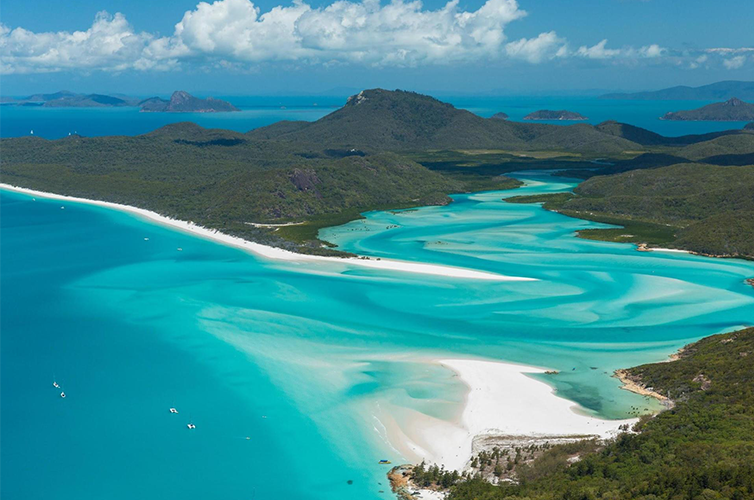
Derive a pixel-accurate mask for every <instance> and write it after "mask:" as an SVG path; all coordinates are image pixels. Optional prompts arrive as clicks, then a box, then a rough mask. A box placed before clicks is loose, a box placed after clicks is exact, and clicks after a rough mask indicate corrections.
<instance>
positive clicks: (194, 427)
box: [186, 424, 196, 429]
mask: <svg viewBox="0 0 754 500" xmlns="http://www.w3.org/2000/svg"><path fill="white" fill-rule="evenodd" d="M186 427H188V428H189V429H196V426H195V425H194V424H188V425H187V426H186Z"/></svg>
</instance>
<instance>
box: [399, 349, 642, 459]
mask: <svg viewBox="0 0 754 500" xmlns="http://www.w3.org/2000/svg"><path fill="white" fill-rule="evenodd" d="M432 362H434V363H437V364H439V365H441V366H444V367H445V368H447V369H449V370H451V371H453V372H454V373H455V374H456V376H457V377H458V378H459V379H460V381H461V382H462V383H463V384H465V385H466V387H467V388H468V392H467V394H466V398H465V403H464V407H463V410H462V412H461V415H460V417H459V418H457V419H454V420H452V421H446V420H441V419H438V418H434V417H429V416H427V415H424V414H419V415H415V416H414V417H413V418H412V419H410V422H409V424H408V425H404V426H400V427H399V428H398V429H395V428H394V429H393V432H391V433H390V434H393V439H392V440H391V441H393V445H394V446H396V447H400V448H402V449H401V451H402V452H403V454H404V455H406V458H410V459H411V460H413V461H414V462H416V463H418V462H421V461H422V460H424V461H426V462H428V463H431V464H437V465H440V466H444V467H445V469H447V470H458V471H463V470H464V469H466V468H468V465H469V463H470V461H471V458H472V456H473V454H474V453H475V452H476V451H475V450H476V448H477V447H478V446H480V445H481V443H480V442H481V441H489V440H491V439H494V438H496V437H506V438H510V437H511V436H513V437H521V438H524V437H527V438H542V439H548V438H550V437H558V438H569V437H572V438H576V437H578V438H583V439H586V438H590V437H597V438H600V439H606V438H610V437H613V436H615V435H617V434H618V433H619V432H620V427H621V426H624V425H626V424H628V425H633V424H634V423H635V422H637V421H638V418H629V419H622V420H605V419H601V418H597V417H594V416H590V415H587V414H586V413H585V412H584V411H583V409H581V407H580V406H579V405H578V404H577V403H574V402H573V401H570V400H567V399H564V398H562V397H560V396H558V395H557V394H556V393H555V390H554V389H553V388H552V387H551V386H549V385H548V384H546V383H545V382H542V381H540V380H537V379H534V378H532V377H529V376H527V374H534V373H545V371H546V370H545V369H543V368H537V367H533V366H526V365H518V364H513V363H508V362H498V361H489V360H484V359H436V360H433V361H432ZM395 425H397V424H396V423H395V422H391V423H389V424H388V425H386V427H394V426H395Z"/></svg>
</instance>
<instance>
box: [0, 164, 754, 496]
mask: <svg viewBox="0 0 754 500" xmlns="http://www.w3.org/2000/svg"><path fill="white" fill-rule="evenodd" d="M518 175H519V177H520V178H522V179H525V180H526V181H527V182H528V186H527V187H525V188H522V189H520V190H516V191H515V194H525V193H536V192H545V191H557V190H567V189H570V188H572V187H573V185H574V184H573V181H572V180H570V179H562V178H554V177H548V176H547V175H546V174H543V173H541V172H540V173H537V172H524V173H520V174H518ZM512 194H513V192H511V191H509V192H488V193H481V194H475V195H458V196H455V197H454V198H455V202H454V203H452V204H451V205H449V206H446V207H427V208H421V209H418V210H403V211H396V212H375V213H368V214H366V219H364V220H360V221H354V222H352V223H349V224H346V225H344V226H341V227H337V228H330V229H327V230H325V231H323V234H322V236H323V237H325V238H327V239H329V240H330V241H333V242H335V243H338V244H339V245H340V246H341V247H342V248H344V249H347V250H352V251H357V252H359V253H362V254H368V255H374V256H381V257H399V258H402V259H406V260H417V261H422V262H433V263H444V264H451V265H457V266H464V267H469V268H474V269H479V270H485V271H490V272H498V273H502V274H508V275H515V276H527V277H533V278H537V279H538V280H539V281H534V282H486V281H474V280H463V279H448V278H442V277H433V276H426V275H418V274H407V273H399V272H385V271H378V270H368V269H357V268H353V267H349V266H347V265H345V264H340V263H333V264H316V265H315V264H303V263H286V262H276V261H269V260H265V259H262V258H259V257H255V256H253V255H248V254H245V253H243V252H241V251H239V250H235V249H232V248H227V247H223V246H221V245H218V244H215V243H212V242H208V241H204V240H201V239H198V238H194V237H192V236H190V235H186V234H182V233H180V232H176V231H172V230H169V229H167V228H164V227H161V226H158V225H155V224H152V223H150V222H147V221H143V220H141V219H139V218H136V217H134V216H131V215H128V214H123V213H119V212H114V211H111V210H108V209H103V208H99V207H91V206H85V205H77V204H75V203H68V202H66V203H61V202H59V201H49V200H42V199H39V198H38V199H36V201H33V200H32V198H31V197H29V196H25V195H20V194H14V193H9V192H3V193H2V197H1V198H0V202H1V203H2V205H1V206H0V210H2V212H1V213H2V217H1V218H0V230H1V233H0V235H1V236H2V238H1V239H0V244H1V247H0V266H1V269H0V271H1V273H0V286H1V287H2V288H1V290H0V292H1V294H2V315H1V316H0V327H1V335H2V337H1V338H0V340H1V344H0V345H1V347H2V350H1V351H0V356H1V359H0V361H1V363H0V377H1V379H0V380H1V381H2V392H1V393H0V397H1V400H0V405H1V406H2V427H1V428H0V433H1V435H0V439H1V440H2V448H3V452H2V456H1V457H0V461H1V462H0V466H1V467H2V497H3V498H4V499H11V500H13V499H42V498H56V499H88V498H113V499H119V498H123V499H125V498H129V499H130V498H135V497H138V498H160V499H164V498H168V499H172V498H176V499H177V498H197V499H198V498H227V499H236V498H238V499H241V498H243V499H257V498H258V499H265V498H269V499H273V498H275V499H279V498H285V499H304V500H307V499H312V500H315V499H317V500H319V499H328V500H339V499H343V500H345V499H353V498H359V499H367V500H369V499H377V498H385V497H389V496H390V495H389V487H388V485H387V482H386V480H385V477H384V473H385V468H384V467H380V466H379V465H378V464H377V461H378V460H379V459H381V458H388V459H391V460H393V462H400V461H401V460H402V459H403V457H401V456H400V455H399V453H397V452H396V451H394V450H393V449H392V447H391V446H390V444H389V443H388V442H386V441H385V438H384V432H383V429H382V427H381V425H380V422H378V421H377V420H376V419H375V416H374V415H376V414H379V411H389V412H390V411H392V410H395V413H396V414H399V413H400V410H401V409H402V408H409V409H413V410H416V411H420V412H424V413H426V414H430V415H433V416H436V417H438V418H452V417H453V416H457V414H458V412H459V411H460V408H461V402H462V400H463V396H464V388H463V386H461V385H460V384H459V382H458V381H457V378H455V377H453V374H452V373H450V372H448V371H447V370H445V369H443V368H441V367H438V366H436V365H431V364H427V363H426V362H424V361H425V360H426V359H427V358H432V357H437V356H442V357H449V356H470V355H475V356H483V357H486V358H490V359H499V360H505V361H514V362H521V363H527V364H533V365H537V366H541V367H546V368H553V369H557V370H561V373H560V374H559V375H557V376H554V377H552V376H550V377H549V378H545V380H546V381H547V382H548V383H551V384H553V385H554V386H555V387H556V388H557V390H558V391H559V393H560V394H561V395H563V396H565V397H568V398H570V399H572V400H574V401H578V402H579V403H581V404H582V405H583V406H584V408H585V411H589V412H592V413H595V414H598V415H602V416H605V417H610V418H613V417H615V418H617V417H622V416H625V415H626V412H627V411H628V409H629V407H630V406H632V405H638V404H644V405H645V406H649V405H651V403H649V402H645V401H644V399H643V398H641V397H639V396H636V395H633V394H630V393H627V392H625V391H621V390H619V389H618V384H617V382H616V381H615V379H613V378H611V377H610V373H611V372H612V371H613V370H614V369H615V368H618V367H625V366H631V365H635V364H638V363H643V362H648V361H656V360H661V359H664V358H665V357H666V356H667V355H668V354H669V353H671V352H672V351H673V350H674V349H676V348H678V347H680V346H682V345H683V344H684V343H687V342H688V341H690V340H693V339H696V338H699V337H702V336H705V335H709V334H712V333H716V332H721V331H727V330H731V329H734V328H738V327H740V326H744V325H751V324H752V323H754V289H753V288H751V287H749V286H746V285H745V284H744V283H743V280H744V279H745V278H748V277H752V276H754V263H752V262H745V261H739V260H722V259H709V258H703V257H696V256H690V255H686V254H677V253H660V252H653V253H640V252H636V251H635V250H634V249H633V247H632V246H630V245H621V244H609V243H601V242H593V241H587V240H581V239H577V238H575V237H574V236H573V233H574V231H575V230H577V229H580V228H584V227H596V226H597V225H596V224H593V223H590V222H586V221H580V220H576V219H570V218H567V217H564V216H562V215H558V214H553V213H550V212H546V211H544V210H542V209H541V208H540V207H539V206H538V205H518V204H506V203H505V202H503V201H502V200H501V198H502V197H504V196H510V195H512ZM61 205H65V209H64V210H61V209H60V206H61ZM145 238H148V240H145ZM178 248H181V249H182V251H178V250H177V249H178ZM53 377H55V379H56V380H57V381H58V382H59V383H61V385H62V386H63V389H64V390H65V391H66V394H67V395H68V396H67V398H66V399H64V400H63V399H61V398H59V397H58V394H57V392H58V391H56V390H55V389H54V388H53V387H52V385H51V384H52V381H53ZM171 406H175V407H176V408H178V410H179V412H180V413H179V414H178V415H172V414H170V413H169V412H168V408H169V407H171ZM189 421H191V422H193V423H195V424H196V426H197V428H196V429H195V430H194V431H189V430H188V429H187V428H186V424H187V423H188V422H189ZM247 437H248V438H249V439H247ZM349 480H350V481H352V484H348V481H349ZM380 491H384V492H385V493H380Z"/></svg>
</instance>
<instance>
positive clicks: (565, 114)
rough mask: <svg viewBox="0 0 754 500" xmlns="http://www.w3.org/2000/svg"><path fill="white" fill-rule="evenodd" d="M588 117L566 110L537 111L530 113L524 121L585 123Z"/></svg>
mask: <svg viewBox="0 0 754 500" xmlns="http://www.w3.org/2000/svg"><path fill="white" fill-rule="evenodd" d="M588 119H589V118H587V117H586V116H584V115H582V114H579V113H575V112H573V111H567V110H565V109H561V110H559V111H552V110H549V109H540V110H539V111H535V112H534V113H529V114H528V115H526V116H524V120H543V121H551V120H562V121H583V120H588Z"/></svg>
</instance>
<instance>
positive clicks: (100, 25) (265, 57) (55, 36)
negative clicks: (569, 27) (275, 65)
mask: <svg viewBox="0 0 754 500" xmlns="http://www.w3.org/2000/svg"><path fill="white" fill-rule="evenodd" d="M525 15H526V12H525V11H523V10H521V9H520V8H519V6H518V3H517V2H516V0H487V2H486V3H485V4H484V5H482V6H481V7H480V8H479V9H478V10H476V11H464V10H461V9H459V6H458V0H452V1H450V2H448V3H447V4H446V5H445V6H444V7H442V8H440V9H438V10H427V9H425V8H424V7H423V5H422V3H421V2H419V1H413V2H404V1H402V0H393V1H392V2H391V3H388V4H385V5H382V4H380V2H379V0H364V1H363V2H361V3H357V2H350V1H345V0H337V1H335V2H334V3H332V4H330V5H328V6H326V7H323V8H313V7H311V6H310V5H308V4H306V3H304V2H303V1H301V0H296V1H294V3H293V4H291V5H288V6H277V7H274V8H273V9H271V10H270V11H268V12H265V13H261V11H260V9H259V8H258V7H257V6H256V5H254V4H253V3H252V2H251V1H250V0H219V1H216V2H213V3H206V2H201V3H199V4H198V5H197V6H196V8H195V9H194V10H191V11H187V12H186V13H185V14H184V15H183V18H182V19H181V21H180V22H179V23H177V24H176V25H175V31H174V33H173V34H172V35H171V36H169V37H161V38H158V37H156V36H154V35H152V34H149V33H144V32H141V33H137V32H135V31H134V30H133V28H132V27H131V26H130V25H129V24H128V22H127V21H126V19H125V17H124V16H123V15H122V14H116V15H115V16H112V17H111V16H109V15H107V14H106V13H100V14H98V15H97V18H96V19H95V21H94V23H93V25H92V27H91V28H90V29H89V30H87V31H84V32H78V31H77V32H67V31H60V32H56V33H33V32H30V31H27V30H25V29H23V28H16V29H14V30H10V29H8V28H6V27H5V26H2V28H0V64H2V67H3V68H4V69H5V72H43V71H61V70H66V69H73V68H79V69H80V68H97V69H103V70H122V69H128V68H134V69H142V70H144V69H155V68H164V67H170V66H175V65H176V64H178V62H179V61H185V60H199V61H206V62H208V63H210V64H212V63H217V61H218V60H225V61H227V62H246V63H259V62H264V61H276V60H277V61H279V60H285V61H307V62H331V61H341V62H359V63H363V64H371V65H417V64H427V63H428V64H436V63H448V62H454V61H467V60H475V59H480V58H486V57H499V56H501V55H504V54H505V50H504V42H505V40H506V36H505V33H504V29H505V27H506V26H507V25H508V24H509V23H511V22H512V21H515V20H516V19H520V18H521V17H524V16H525ZM535 40H536V39H535Z"/></svg>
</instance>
